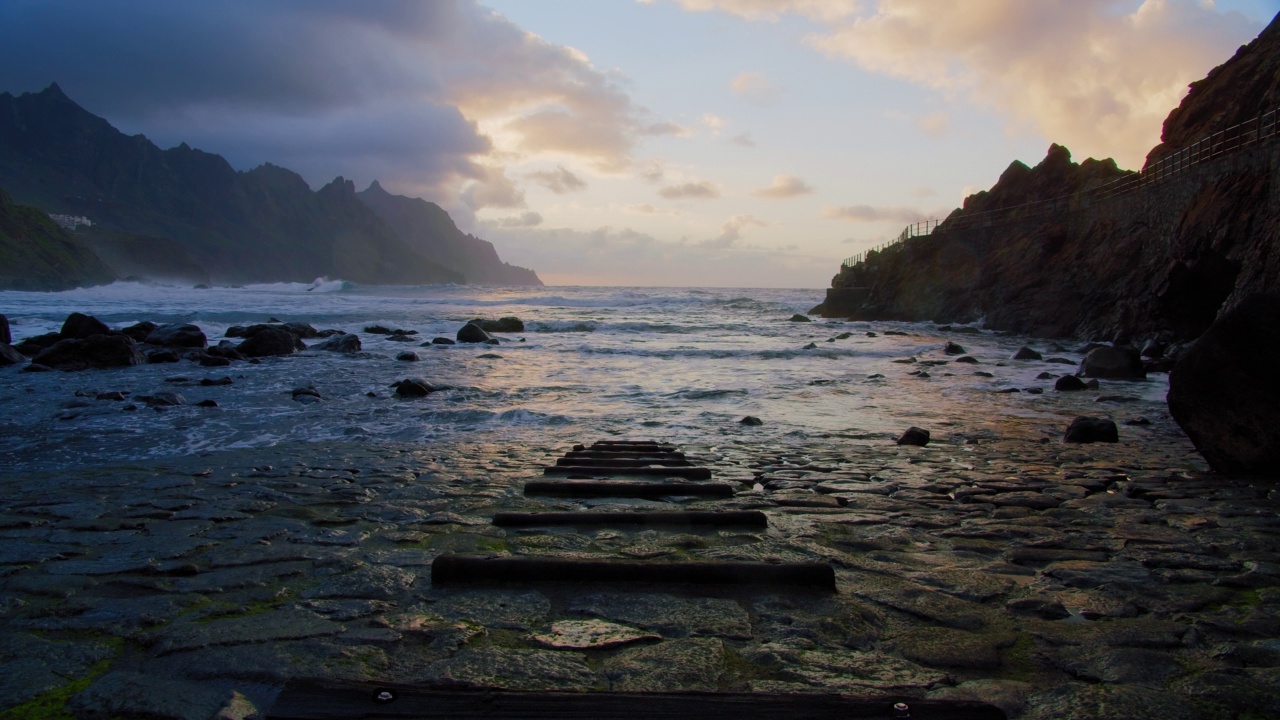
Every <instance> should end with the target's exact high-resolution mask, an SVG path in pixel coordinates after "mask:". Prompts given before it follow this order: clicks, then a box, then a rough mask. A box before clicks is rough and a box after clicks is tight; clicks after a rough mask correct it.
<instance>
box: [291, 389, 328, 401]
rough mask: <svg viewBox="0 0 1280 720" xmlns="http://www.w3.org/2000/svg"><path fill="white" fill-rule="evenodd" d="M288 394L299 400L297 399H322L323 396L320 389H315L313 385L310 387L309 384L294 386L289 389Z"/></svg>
mask: <svg viewBox="0 0 1280 720" xmlns="http://www.w3.org/2000/svg"><path fill="white" fill-rule="evenodd" d="M290 394H291V395H292V396H293V399H294V400H299V401H302V402H309V401H310V400H323V399H324V397H323V396H322V395H320V391H319V390H317V389H315V388H314V387H310V386H308V387H300V388H294V389H293V390H292V391H291V393H290Z"/></svg>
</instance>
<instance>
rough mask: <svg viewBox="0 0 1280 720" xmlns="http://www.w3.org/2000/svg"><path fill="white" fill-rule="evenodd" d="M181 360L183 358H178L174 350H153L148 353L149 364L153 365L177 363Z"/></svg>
mask: <svg viewBox="0 0 1280 720" xmlns="http://www.w3.org/2000/svg"><path fill="white" fill-rule="evenodd" d="M181 359H182V358H180V357H178V353H176V352H174V351H172V350H152V351H151V352H149V353H147V362H148V363H152V364H155V363H175V362H178V361H179V360H181Z"/></svg>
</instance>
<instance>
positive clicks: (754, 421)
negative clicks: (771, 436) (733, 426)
mask: <svg viewBox="0 0 1280 720" xmlns="http://www.w3.org/2000/svg"><path fill="white" fill-rule="evenodd" d="M738 422H739V423H741V424H743V425H763V424H764V421H763V420H761V419H760V418H758V417H756V416H755V415H748V416H746V417H744V418H742V419H741V420H739V421H738Z"/></svg>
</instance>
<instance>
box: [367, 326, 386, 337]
mask: <svg viewBox="0 0 1280 720" xmlns="http://www.w3.org/2000/svg"><path fill="white" fill-rule="evenodd" d="M364 331H365V332H367V333H369V334H370V335H390V334H391V328H389V327H384V326H382V325H370V326H369V327H367V328H365V329H364Z"/></svg>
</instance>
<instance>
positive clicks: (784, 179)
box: [751, 175, 813, 200]
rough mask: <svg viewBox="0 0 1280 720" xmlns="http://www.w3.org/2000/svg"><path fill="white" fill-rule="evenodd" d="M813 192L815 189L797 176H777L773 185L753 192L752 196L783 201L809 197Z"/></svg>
mask: <svg viewBox="0 0 1280 720" xmlns="http://www.w3.org/2000/svg"><path fill="white" fill-rule="evenodd" d="M812 192H813V188H812V187H810V186H809V184H808V183H806V182H805V181H804V180H801V179H800V178H798V177H796V176H795V175H775V176H774V177H773V184H772V185H770V186H769V187H765V188H760V189H759V190H752V191H751V194H752V195H755V196H756V197H762V198H771V199H774V200H781V199H783V198H792V197H795V196H797V195H808V194H809V193H812Z"/></svg>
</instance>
